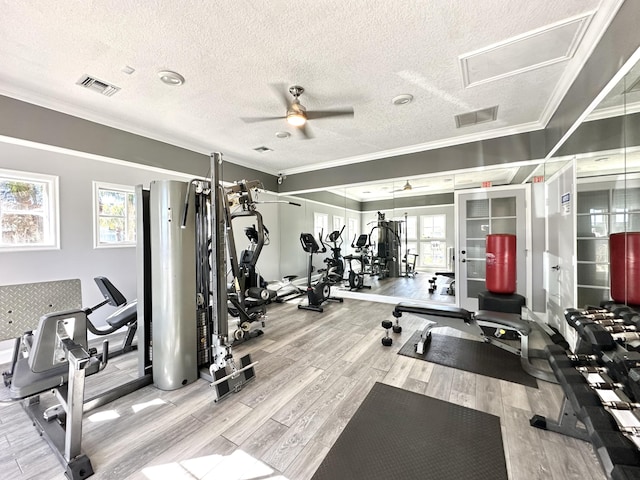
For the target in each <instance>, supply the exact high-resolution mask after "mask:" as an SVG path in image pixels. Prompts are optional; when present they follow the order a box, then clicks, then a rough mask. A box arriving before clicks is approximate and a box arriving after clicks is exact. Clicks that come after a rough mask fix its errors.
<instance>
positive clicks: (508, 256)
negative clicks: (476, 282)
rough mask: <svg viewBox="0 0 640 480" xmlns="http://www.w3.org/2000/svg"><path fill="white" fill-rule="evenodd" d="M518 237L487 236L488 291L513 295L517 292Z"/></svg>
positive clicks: (507, 235) (486, 276) (509, 235)
mask: <svg viewBox="0 0 640 480" xmlns="http://www.w3.org/2000/svg"><path fill="white" fill-rule="evenodd" d="M516 266H517V264H516V236H515V235H511V234H506V233H497V234H491V235H487V248H486V275H485V279H486V280H485V283H486V287H487V290H489V291H490V292H492V293H499V294H507V295H508V294H512V293H514V292H515V291H516Z"/></svg>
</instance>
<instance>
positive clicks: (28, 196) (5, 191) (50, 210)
mask: <svg viewBox="0 0 640 480" xmlns="http://www.w3.org/2000/svg"><path fill="white" fill-rule="evenodd" d="M0 225H1V228H2V236H1V237H0V250H1V251H12V250H27V249H43V248H58V246H59V245H58V238H59V234H58V177H54V176H52V175H41V174H37V173H26V172H16V171H11V170H0Z"/></svg>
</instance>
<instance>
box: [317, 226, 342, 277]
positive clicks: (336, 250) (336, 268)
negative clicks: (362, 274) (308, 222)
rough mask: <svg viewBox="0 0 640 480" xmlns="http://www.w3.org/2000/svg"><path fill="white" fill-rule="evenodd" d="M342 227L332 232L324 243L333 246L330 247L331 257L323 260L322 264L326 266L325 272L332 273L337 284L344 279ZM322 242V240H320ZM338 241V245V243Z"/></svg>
mask: <svg viewBox="0 0 640 480" xmlns="http://www.w3.org/2000/svg"><path fill="white" fill-rule="evenodd" d="M344 227H345V226H344V225H343V226H342V228H341V229H340V231H338V230H334V231H333V232H331V233H330V234H329V235H327V238H326V239H325V241H326V242H327V243H331V244H332V245H333V246H332V247H331V257H329V258H325V259H324V263H326V264H327V270H331V271H333V272H334V278H336V279H338V281H337V282H336V283H338V282H340V281H342V279H343V278H344V259H343V258H342V253H341V252H342V248H341V247H342V244H343V241H342V232H343V231H344ZM320 241H321V242H322V239H320ZM338 241H340V243H338ZM323 246H324V244H323Z"/></svg>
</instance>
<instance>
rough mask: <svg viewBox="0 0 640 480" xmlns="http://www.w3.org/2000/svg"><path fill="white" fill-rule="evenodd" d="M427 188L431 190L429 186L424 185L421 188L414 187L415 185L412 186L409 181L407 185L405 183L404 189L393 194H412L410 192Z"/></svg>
mask: <svg viewBox="0 0 640 480" xmlns="http://www.w3.org/2000/svg"><path fill="white" fill-rule="evenodd" d="M426 188H429V185H422V186H420V187H414V186H413V185H411V183H409V180H407V183H405V184H404V186H403V187H402V188H399V189H397V190H394V191H393V193H396V192H410V191H413V190H423V189H426Z"/></svg>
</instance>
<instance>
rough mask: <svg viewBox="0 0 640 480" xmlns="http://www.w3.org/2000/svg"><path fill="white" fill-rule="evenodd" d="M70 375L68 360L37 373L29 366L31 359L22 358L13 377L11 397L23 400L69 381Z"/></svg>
mask: <svg viewBox="0 0 640 480" xmlns="http://www.w3.org/2000/svg"><path fill="white" fill-rule="evenodd" d="M68 376H69V364H68V363H66V362H65V363H61V364H60V365H58V366H57V367H54V368H50V369H49V370H46V371H44V372H40V373H35V372H33V371H32V370H31V368H29V359H28V358H21V359H19V360H18V362H17V363H16V366H15V370H14V372H13V378H12V379H11V389H10V395H11V399H12V400H21V399H23V398H27V397H31V396H33V395H37V394H39V393H42V392H46V391H47V390H51V389H54V388H57V387H59V386H60V385H62V384H63V383H65V382H66V381H67V377H68Z"/></svg>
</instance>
